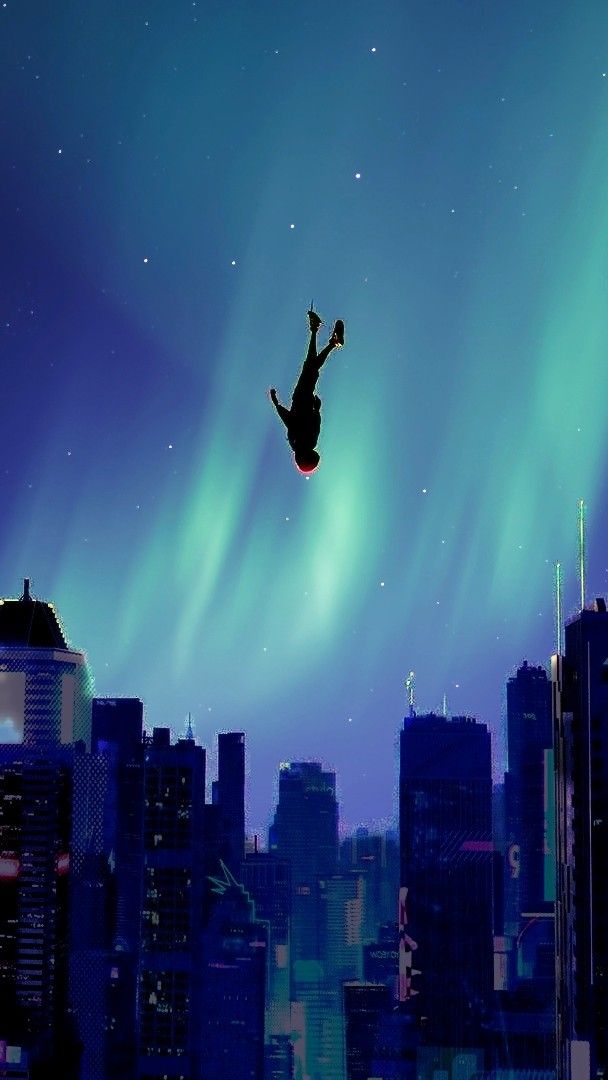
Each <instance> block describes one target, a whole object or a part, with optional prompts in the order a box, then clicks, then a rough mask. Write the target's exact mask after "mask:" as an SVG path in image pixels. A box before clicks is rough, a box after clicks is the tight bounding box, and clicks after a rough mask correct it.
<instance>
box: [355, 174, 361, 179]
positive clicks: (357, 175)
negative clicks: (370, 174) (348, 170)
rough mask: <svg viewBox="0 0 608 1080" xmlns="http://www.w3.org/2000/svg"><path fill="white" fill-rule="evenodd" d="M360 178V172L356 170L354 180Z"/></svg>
mask: <svg viewBox="0 0 608 1080" xmlns="http://www.w3.org/2000/svg"><path fill="white" fill-rule="evenodd" d="M360 179H361V173H360V172H356V173H355V180H360Z"/></svg>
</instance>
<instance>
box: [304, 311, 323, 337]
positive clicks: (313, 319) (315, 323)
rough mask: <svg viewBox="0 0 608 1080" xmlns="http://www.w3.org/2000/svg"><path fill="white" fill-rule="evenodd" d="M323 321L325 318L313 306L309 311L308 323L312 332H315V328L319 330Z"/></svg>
mask: <svg viewBox="0 0 608 1080" xmlns="http://www.w3.org/2000/svg"><path fill="white" fill-rule="evenodd" d="M322 323H323V319H321V318H320V316H319V315H317V313H316V311H313V310H312V308H311V309H310V310H309V312H308V325H309V326H310V329H311V330H312V332H313V333H314V331H315V330H318V329H319V327H320V326H321V325H322Z"/></svg>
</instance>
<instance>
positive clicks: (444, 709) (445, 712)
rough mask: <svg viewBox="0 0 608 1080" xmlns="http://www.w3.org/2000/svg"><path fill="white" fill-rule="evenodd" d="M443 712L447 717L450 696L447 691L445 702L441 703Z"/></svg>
mask: <svg viewBox="0 0 608 1080" xmlns="http://www.w3.org/2000/svg"><path fill="white" fill-rule="evenodd" d="M441 712H442V713H443V716H444V718H445V719H447V715H448V696H447V694H445V693H444V695H443V702H442V704H441Z"/></svg>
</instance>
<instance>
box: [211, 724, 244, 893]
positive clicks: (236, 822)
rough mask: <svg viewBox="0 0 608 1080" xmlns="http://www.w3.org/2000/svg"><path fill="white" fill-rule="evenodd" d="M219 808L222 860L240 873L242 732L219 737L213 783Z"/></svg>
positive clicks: (241, 840)
mask: <svg viewBox="0 0 608 1080" xmlns="http://www.w3.org/2000/svg"><path fill="white" fill-rule="evenodd" d="M212 801H213V805H214V806H217V807H218V817H217V826H216V828H217V829H218V830H219V835H218V840H219V843H220V845H221V849H222V860H223V862H225V864H226V865H227V866H228V867H229V868H230V870H231V871H232V873H234V874H238V873H239V872H240V868H241V863H242V861H243V857H244V854H245V736H244V734H243V732H242V731H227V732H221V733H220V734H219V735H218V737H217V780H214V781H213V785H212Z"/></svg>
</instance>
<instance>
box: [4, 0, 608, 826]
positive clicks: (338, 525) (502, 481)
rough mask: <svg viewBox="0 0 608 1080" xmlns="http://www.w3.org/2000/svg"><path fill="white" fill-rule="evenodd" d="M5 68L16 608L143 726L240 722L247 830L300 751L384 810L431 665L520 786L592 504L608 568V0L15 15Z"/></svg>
mask: <svg viewBox="0 0 608 1080" xmlns="http://www.w3.org/2000/svg"><path fill="white" fill-rule="evenodd" d="M0 80H1V87H2V90H1V93H0V102H1V106H0V108H1V112H0V125H1V126H0V135H1V140H2V143H1V145H2V153H1V166H0V169H1V176H2V181H1V199H0V229H1V233H0V235H1V236H2V256H1V260H0V276H1V281H0V343H1V344H0V348H1V353H0V357H1V359H0V363H1V371H2V394H1V395H0V417H1V430H2V449H3V452H2V460H1V462H0V496H1V505H2V529H1V531H0V568H1V574H0V593H1V594H2V595H4V596H17V595H20V592H21V582H22V578H23V577H25V576H29V577H30V578H31V580H32V592H33V594H34V595H36V596H38V597H40V598H41V599H46V600H51V601H52V602H54V604H55V605H56V607H57V609H58V611H59V613H60V615H61V618H62V620H63V623H64V626H65V628H66V632H67V635H68V637H69V639H70V642H71V643H72V645H74V646H75V647H77V648H81V649H83V650H84V651H86V653H87V655H88V658H89V661H90V664H91V667H92V670H93V674H94V676H95V683H96V691H97V693H98V694H103V695H109V696H119V695H133V696H139V697H141V698H142V699H143V700H144V702H145V704H146V716H147V724H148V725H149V726H152V725H155V724H156V725H161V724H162V725H169V726H171V727H172V729H173V730H174V732H175V733H176V734H183V732H184V730H185V723H186V717H187V713H188V711H189V710H190V711H191V712H192V716H193V727H194V730H195V734H196V737H197V739H198V740H199V741H200V742H202V743H203V744H204V745H206V746H207V747H209V748H211V747H212V746H213V742H214V733H215V732H216V731H218V730H219V731H221V730H244V731H245V732H246V733H247V740H248V741H247V746H248V767H249V780H248V784H249V790H248V802H249V827H250V828H251V829H252V830H253V829H255V830H256V831H259V832H262V833H263V832H264V831H265V828H266V825H267V823H268V819H269V816H270V813H271V810H272V807H273V804H274V800H275V796H276V774H277V768H278V764H279V762H280V761H282V760H299V759H316V760H320V761H322V762H323V764H324V766H325V767H326V768H334V769H336V771H337V773H338V792H339V798H340V801H341V808H342V819H343V826H344V827H345V828H348V827H351V826H355V825H358V824H361V823H367V824H374V823H375V824H381V825H382V824H384V825H386V824H388V823H390V821H391V820H392V816H393V812H394V808H395V785H396V780H397V758H396V740H397V734H398V730H399V727H400V722H401V719H402V717H403V714H404V712H405V711H406V694H405V689H404V679H405V677H406V675H407V673H408V671H410V670H413V671H414V672H415V679H416V703H417V706H418V708H419V710H428V709H432V708H435V709H439V708H441V704H442V699H443V695H444V693H445V694H446V696H447V708H448V711H449V712H451V713H453V714H460V713H468V714H471V715H475V716H477V717H478V718H479V719H480V720H482V721H483V722H485V723H487V724H489V726H490V727H491V730H492V732H493V754H494V767H495V776H496V777H498V776H499V775H500V773H501V770H502V769H504V767H505V756H504V755H505V739H504V684H505V680H506V678H507V677H508V676H509V675H510V674H512V673H513V672H514V670H515V669H516V667H517V666H518V665H519V664H520V663H521V662H522V660H523V659H524V658H527V659H528V660H529V661H530V662H533V663H546V661H547V660H548V657H549V655H550V653H551V652H552V650H553V649H554V643H555V630H554V616H553V610H554V600H553V589H552V582H553V565H554V562H555V560H558V559H559V560H560V561H561V562H562V564H563V568H564V610H565V613H566V615H571V614H574V613H575V611H576V610H577V605H578V603H579V601H578V595H579V592H578V589H579V586H578V582H577V577H576V566H577V559H576V538H577V522H576V518H577V503H578V500H579V499H581V498H583V499H584V500H585V502H586V505H587V507H588V511H587V513H588V570H587V581H588V589H589V596H590V598H593V596H595V595H596V594H601V593H603V592H604V591H605V590H606V579H607V574H608V571H607V569H606V566H605V562H606V561H607V559H606V555H605V553H603V537H604V536H605V532H606V526H607V524H608V501H607V498H606V495H605V492H606V480H607V471H608V468H607V467H608V461H607V454H606V451H607V439H606V401H607V391H608V364H607V358H608V305H607V303H606V295H607V291H606V285H607V270H608V246H607V244H606V236H607V235H608V209H607V205H608V204H607V203H606V190H607V186H608V124H607V112H608V7H607V6H606V4H605V3H604V0H587V2H586V3H585V4H576V5H573V4H572V3H570V2H569V0H550V2H549V0H525V2H524V0H521V2H520V0H491V2H490V0H391V2H389V0H374V2H373V3H372V2H371V0H370V2H363V0H351V2H349V3H346V2H344V0H335V2H332V3H330V4H328V3H326V0H308V2H307V3H305V4H304V3H296V2H295V0H294V2H289V0H287V2H285V0H281V2H280V0H196V2H193V0H145V2H144V0H129V2H128V3H125V2H124V0H103V2H102V0H87V2H86V3H83V2H82V0H80V2H76V0H62V3H60V4H53V5H49V4H47V3H43V2H42V0H29V2H28V0H6V2H2V6H1V7H0ZM311 300H314V304H315V307H316V308H317V310H318V311H319V313H320V314H321V316H322V318H323V319H324V323H325V325H324V327H323V328H322V331H321V341H323V340H324V339H323V335H324V334H326V333H328V332H329V330H330V329H331V326H332V324H333V321H334V320H335V319H336V318H338V317H341V318H343V319H344V321H345V324H346V345H345V348H344V349H342V350H341V351H338V352H336V353H334V354H333V355H332V356H331V358H330V359H329V360H328V362H327V365H326V367H325V368H324V369H323V372H322V375H321V380H320V383H319V393H320V395H321V397H322V399H323V412H322V415H323V426H322V431H321V437H320V441H319V450H320V452H321V455H322V463H321V467H320V468H319V470H318V472H317V473H316V474H315V475H314V476H312V477H310V478H309V479H305V478H304V477H302V476H300V475H299V474H298V473H297V472H296V470H295V468H294V466H293V463H292V459H291V455H290V452H289V446H288V444H287V442H286V441H285V432H284V429H283V428H282V425H281V424H280V422H279V420H278V418H277V416H276V414H275V413H274V410H273V408H272V406H271V405H270V403H269V401H268V397H267V391H268V388H269V387H270V386H276V387H277V389H278V392H279V396H280V397H281V398H282V400H286V399H287V400H289V395H290V393H291V390H292V388H293V385H294V383H295V380H296V378H297V375H298V370H299V365H300V363H301V360H302V358H303V355H304V352H305V348H306V339H307V320H306V310H307V308H308V307H309V305H310V302H311ZM210 764H211V770H213V758H212V759H211V763H210Z"/></svg>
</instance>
